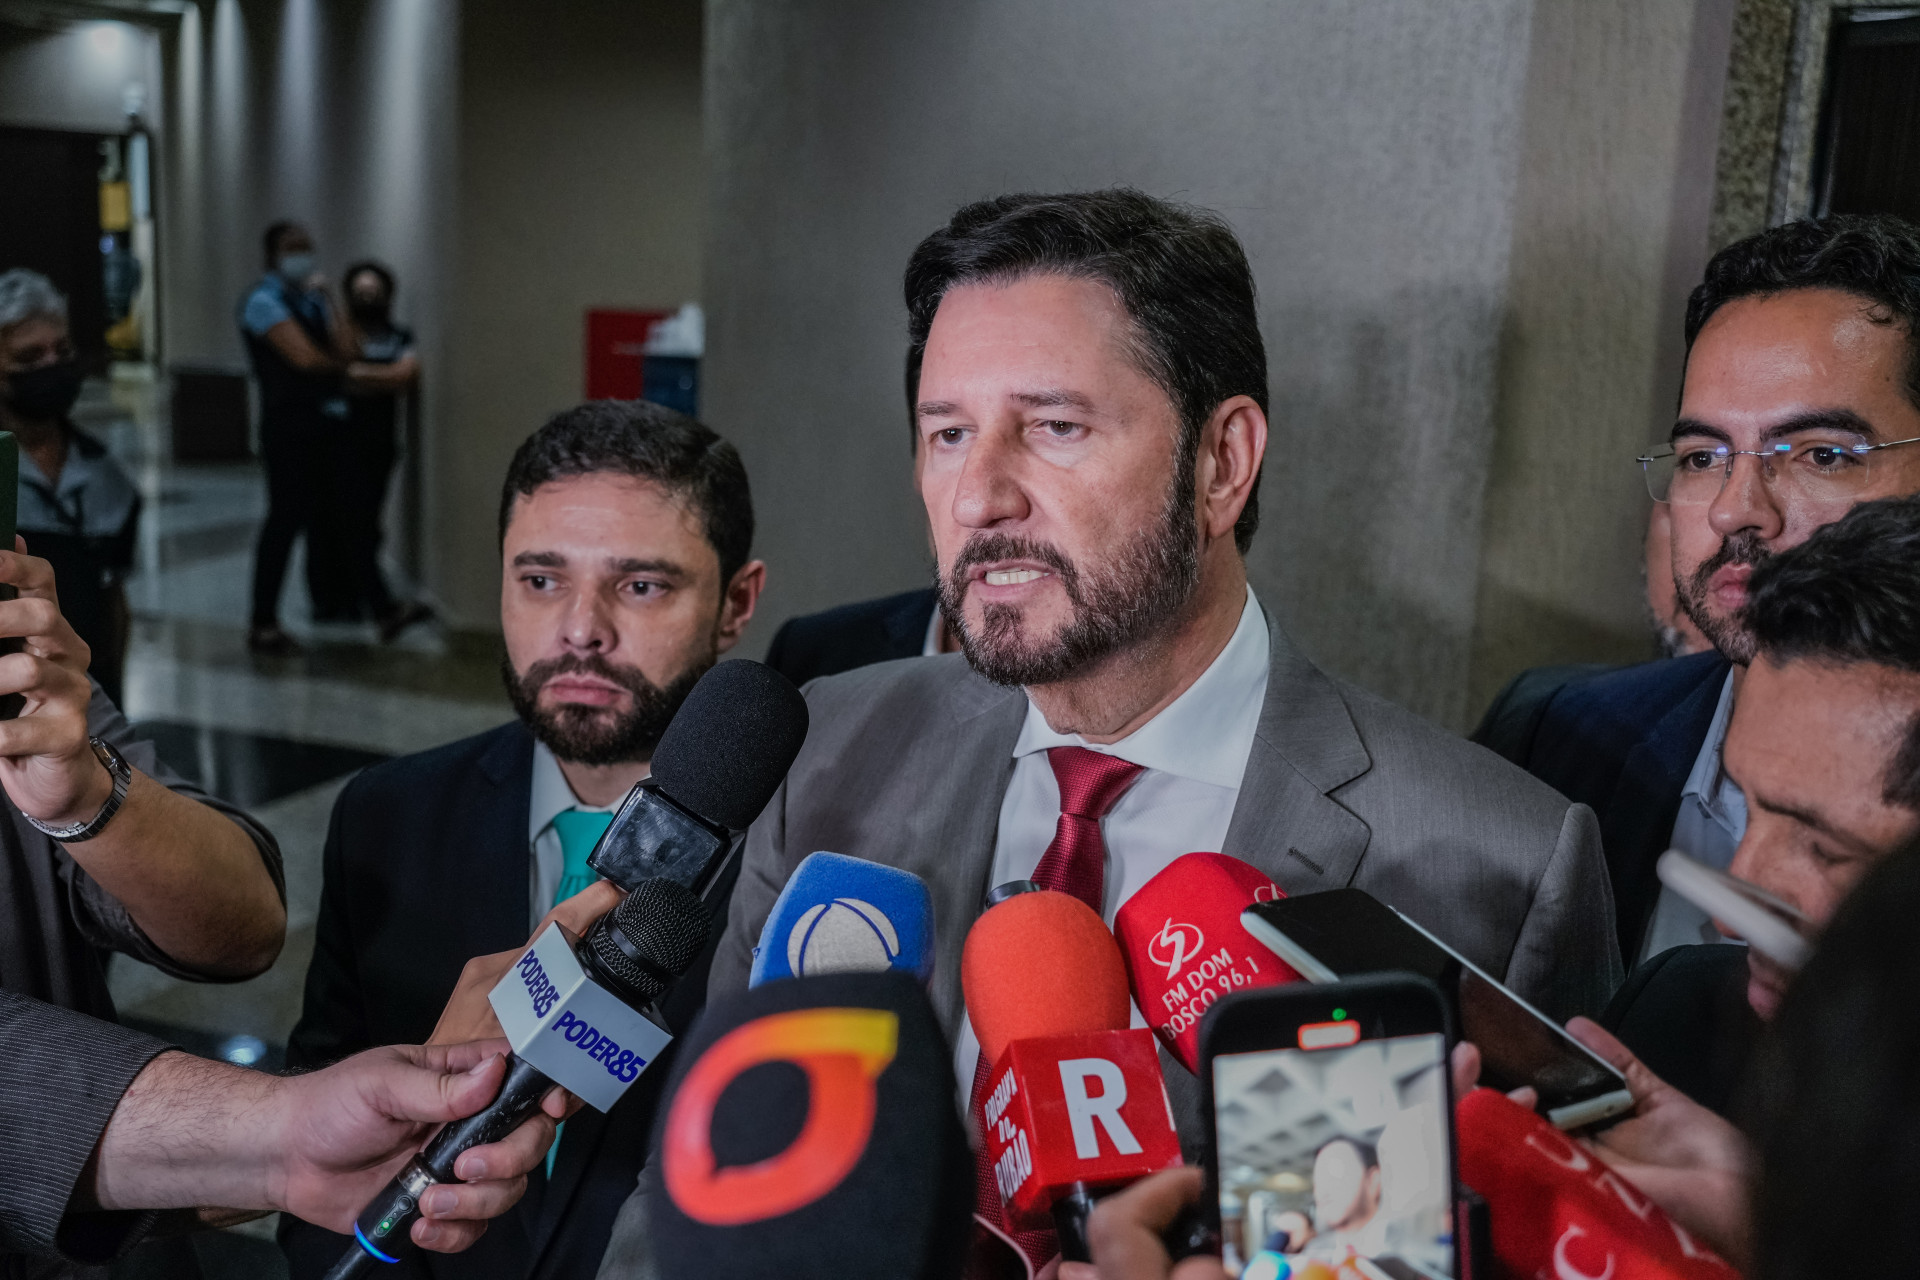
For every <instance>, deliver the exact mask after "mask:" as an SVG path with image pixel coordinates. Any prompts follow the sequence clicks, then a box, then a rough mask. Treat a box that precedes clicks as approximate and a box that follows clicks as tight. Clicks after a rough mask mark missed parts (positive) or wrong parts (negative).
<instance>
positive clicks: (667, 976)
mask: <svg viewBox="0 0 1920 1280" xmlns="http://www.w3.org/2000/svg"><path fill="white" fill-rule="evenodd" d="M708 929H709V924H708V918H707V909H706V907H705V906H704V905H702V903H701V901H700V899H699V898H697V897H695V896H694V894H693V892H692V891H691V890H689V889H687V888H685V887H684V886H682V885H679V884H676V883H674V882H673V881H671V880H648V881H644V882H642V883H641V884H639V885H637V886H635V888H634V890H633V892H631V893H629V894H628V895H627V896H626V897H625V898H623V899H621V902H620V905H619V906H617V907H615V908H614V909H613V910H612V911H611V912H609V913H607V914H606V915H604V916H602V917H601V918H600V919H599V920H597V921H595V922H594V925H593V927H592V928H591V929H589V930H588V931H587V933H586V935H585V936H584V937H582V938H581V939H580V940H579V941H578V942H574V941H572V940H571V939H570V938H569V937H568V936H567V934H566V932H565V931H564V930H563V929H561V928H560V926H559V925H557V924H550V925H548V926H547V927H546V928H545V929H543V930H542V931H541V932H540V935H539V936H538V937H537V938H535V939H534V941H533V945H532V946H530V947H529V948H527V951H526V953H525V954H524V955H523V956H521V958H520V962H519V963H518V964H516V965H515V966H514V967H513V968H512V969H510V970H508V971H507V976H506V977H504V978H502V979H501V980H500V982H499V984H498V985H497V986H495V987H494V989H493V991H492V992H491V993H490V994H489V995H488V1000H489V1002H490V1003H491V1004H492V1005H493V1009H494V1013H495V1014H497V1015H498V1016H499V1019H500V1026H501V1028H502V1029H503V1030H504V1031H505V1032H506V1035H507V1038H508V1040H509V1041H511V1042H512V1045H513V1053H512V1054H511V1055H510V1056H509V1057H508V1059H507V1077H506V1080H505V1082H504V1083H503V1084H502V1085H501V1086H500V1093H499V1096H497V1097H496V1098H495V1099H494V1100H493V1102H492V1103H490V1104H489V1105H488V1106H487V1107H486V1108H485V1109H484V1110H482V1111H479V1112H477V1113H476V1114H474V1115H471V1116H468V1117H467V1118H466V1119H464V1120H455V1121H452V1122H451V1123H449V1124H448V1125H446V1126H445V1127H444V1128H442V1129H441V1130H440V1132H439V1133H438V1134H436V1135H435V1136H434V1139H433V1141H431V1142H429V1143H428V1144H427V1146H426V1149H425V1150H424V1151H422V1152H421V1153H420V1154H419V1155H417V1156H415V1157H414V1158H413V1159H412V1160H411V1161H409V1162H408V1163H407V1165H406V1167H405V1168H404V1169H402V1170H401V1171H400V1173H399V1175H398V1176H397V1177H395V1178H394V1180H393V1181H392V1182H390V1183H388V1184H387V1187H386V1190H384V1191H382V1192H381V1193H380V1194H379V1195H377V1196H375V1197H374V1198H373V1200H372V1201H371V1202H370V1203H369V1204H368V1205H367V1207H366V1208H365V1209H364V1210H362V1211H361V1213H360V1216H359V1218H358V1219H357V1220H356V1221H355V1222H354V1224H353V1235H354V1242H355V1243H354V1244H353V1245H352V1246H350V1247H349V1248H348V1250H347V1252H346V1253H345V1254H344V1255H343V1256H342V1257H341V1259H340V1261H339V1262H338V1263H336V1264H334V1267H333V1269H332V1270H331V1271H329V1272H327V1280H347V1278H348V1277H351V1276H358V1275H362V1274H364V1273H366V1272H367V1271H368V1270H370V1269H371V1268H372V1267H373V1266H374V1264H376V1263H383V1262H397V1261H398V1260H399V1258H398V1253H399V1251H400V1249H402V1248H403V1247H404V1246H405V1243H406V1241H407V1239H408V1233H409V1232H410V1231H411V1230H412V1228H413V1222H414V1219H415V1218H417V1217H419V1216H420V1211H419V1205H420V1197H421V1196H422V1195H424V1194H425V1193H426V1191H427V1189H428V1188H429V1187H431V1186H433V1185H434V1184H435V1183H438V1182H453V1181H456V1180H457V1179H456V1178H455V1175H454V1172H453V1166H454V1162H455V1160H457V1159H458V1158H459V1156H460V1153H461V1152H463V1151H466V1150H467V1149H468V1148H470V1147H477V1146H482V1145H485V1144H486V1143H489V1142H497V1141H499V1140H500V1139H501V1138H503V1137H505V1136H506V1135H507V1134H509V1133H511V1132H513V1130H515V1129H517V1128H518V1127H519V1126H520V1124H521V1122H522V1121H524V1120H526V1118H527V1117H528V1116H530V1115H532V1114H533V1113H534V1111H535V1110H536V1109H538V1108H539V1106H540V1101H541V1099H542V1098H544V1097H546V1094H547V1091H548V1090H549V1089H551V1088H553V1087H554V1086H555V1085H558V1086H560V1087H561V1088H563V1089H566V1090H567V1091H569V1092H570V1093H572V1094H574V1095H575V1096H576V1097H578V1098H579V1099H580V1100H581V1101H583V1102H585V1103H586V1104H587V1105H589V1106H591V1107H594V1108H595V1109H597V1110H600V1111H605V1110H607V1109H608V1108H609V1107H611V1106H613V1104H614V1103H615V1102H618V1101H619V1100H620V1096H621V1095H622V1094H623V1093H625V1092H626V1090H627V1086H628V1085H630V1084H632V1083H633V1082H634V1081H635V1080H636V1079H638V1078H639V1075H640V1073H641V1072H642V1071H643V1070H645V1069H646V1067H647V1064H648V1063H650V1062H652V1061H653V1060H654V1059H655V1058H657V1057H658V1056H659V1055H660V1051H661V1050H662V1049H664V1048H665V1047H666V1045H667V1043H668V1042H669V1041H670V1040H671V1039H672V1038H673V1037H672V1036H670V1035H669V1034H668V1033H667V1032H666V1030H665V1029H664V1028H663V1027H661V1026H660V1025H659V1023H658V1022H657V1021H656V1020H655V1019H654V1018H652V1017H649V1016H648V1015H647V1013H646V1012H645V1011H646V1010H647V1008H648V1006H650V1005H652V1004H653V1003H654V1001H656V1000H658V999H659V998H660V996H661V995H662V994H663V993H665V992H666V990H667V989H668V988H669V987H670V986H672V985H673V983H674V981H675V979H677V978H678V977H679V976H680V975H681V974H683V973H685V972H686V971H687V970H688V969H689V968H690V967H692V965H693V962H694V960H695V958H697V957H698V956H699V954H700V951H701V949H702V948H703V947H705V946H706V943H707V933H708Z"/></svg>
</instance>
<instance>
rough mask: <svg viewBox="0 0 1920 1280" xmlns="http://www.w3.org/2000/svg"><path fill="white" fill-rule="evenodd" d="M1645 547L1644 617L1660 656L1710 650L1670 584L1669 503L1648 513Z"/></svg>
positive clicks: (1671, 538) (1675, 588)
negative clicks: (1656, 643)
mask: <svg viewBox="0 0 1920 1280" xmlns="http://www.w3.org/2000/svg"><path fill="white" fill-rule="evenodd" d="M1644 546H1645V551H1646V565H1645V568H1644V570H1643V572H1644V574H1645V576H1646V586H1647V616H1648V617H1649V618H1651V619H1652V620H1653V633H1654V638H1655V639H1657V640H1658V641H1659V642H1660V656H1661V657H1663V658H1684V657H1686V656H1687V655H1688V654H1692V653H1705V652H1706V651H1707V650H1709V649H1711V648H1713V641H1711V640H1709V639H1708V638H1707V633H1706V632H1704V631H1702V630H1701V629H1700V627H1699V624H1697V623H1696V622H1694V620H1693V619H1692V618H1690V617H1688V616H1687V611H1686V610H1685V609H1683V608H1681V607H1680V592H1679V589H1678V588H1677V587H1675V586H1674V582H1673V507H1672V506H1670V505H1669V504H1667V503H1665V502H1656V503H1654V504H1653V509H1652V510H1651V511H1650V512H1648V514H1647V537H1646V541H1645V544H1644Z"/></svg>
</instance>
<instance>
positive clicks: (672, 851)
mask: <svg viewBox="0 0 1920 1280" xmlns="http://www.w3.org/2000/svg"><path fill="white" fill-rule="evenodd" d="M806 737H807V703H806V700H805V699H804V698H802V697H801V696H800V691H799V690H798V689H796V688H794V687H793V684H792V682H791V681H789V680H788V679H787V678H786V677H785V676H783V675H781V674H780V673H779V672H777V671H775V670H774V669H773V668H772V667H768V666H763V665H762V664H760V663H758V662H747V661H744V660H736V661H732V662H722V663H720V664H719V665H718V666H716V667H714V668H713V669H712V670H710V671H708V672H707V674H705V675H703V676H701V677H700V679H699V681H698V683H696V684H695V685H694V686H693V689H692V690H691V691H690V692H689V693H688V694H687V700H686V701H685V702H683V703H681V704H680V710H679V711H677V712H675V713H674V717H673V720H672V721H671V722H669V723H668V725H667V730H666V732H665V733H663V734H661V735H660V745H659V746H658V747H656V748H655V749H654V753H653V763H652V769H653V773H652V776H651V777H649V778H648V779H647V780H646V781H644V782H641V783H639V784H638V785H636V786H635V787H634V788H633V790H631V791H629V792H628V793H627V798H626V799H625V800H623V801H621V803H620V808H619V809H618V810H617V811H616V812H615V813H614V815H613V821H612V822H611V823H610V824H608V826H607V830H606V834H605V835H603V836H601V837H600V841H599V843H598V844H596V845H595V846H594V849H593V852H592V853H591V854H589V855H588V857H587V865H588V866H590V867H592V868H593V869H594V870H595V871H597V872H599V873H600V874H601V875H602V876H604V877H606V878H607V879H608V880H611V881H613V883H614V884H616V885H618V886H619V887H620V888H622V889H630V888H632V887H633V886H634V885H636V884H639V883H640V882H641V881H643V880H654V879H664V880H672V881H673V882H675V883H676V884H681V885H685V886H686V887H687V888H689V889H692V890H693V891H694V892H695V893H699V894H702V895H704V894H705V893H706V891H707V890H708V889H709V888H710V887H711V886H712V885H713V883H714V881H715V880H716V879H717V878H718V876H719V873H720V869H721V868H722V867H723V866H725V865H726V860H727V855H728V853H729V851H730V850H731V848H732V845H733V833H734V832H735V831H744V830H746V829H747V828H748V827H750V826H752V825H753V820H754V819H755V818H757V817H759V816H760V811H761V810H762V809H764V808H766V807H767V801H769V800H771V799H772V798H773V793H774V792H775V791H777V790H778V789H779V787H780V782H781V779H783V778H785V777H786V776H787V770H788V769H790V768H791V767H792V766H793V760H794V757H795V756H797V755H799V754H800V744H801V743H802V742H804V741H806Z"/></svg>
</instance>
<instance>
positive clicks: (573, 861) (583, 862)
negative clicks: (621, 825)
mask: <svg viewBox="0 0 1920 1280" xmlns="http://www.w3.org/2000/svg"><path fill="white" fill-rule="evenodd" d="M612 824H613V815H612V814H610V813H591V812H588V811H587V810H585V809H568V810H565V811H564V812H561V813H556V814H554V815H553V833H554V834H555V835H557V836H559V837H560V859H561V863H560V885H559V887H558V888H556V889H555V890H554V891H553V900H554V902H555V903H558V902H560V901H562V900H563V899H566V898H571V897H572V896H573V895H574V894H576V893H578V892H580V891H581V890H582V889H584V888H586V887H587V886H588V885H590V884H592V883H593V882H594V881H595V880H597V879H599V878H600V877H599V876H597V875H595V874H594V871H593V868H592V867H589V866H588V865H587V855H588V854H590V853H592V852H593V846H595V845H596V844H599V843H600V837H601V836H603V835H605V834H606V833H607V828H608V827H609V826H611V825H612Z"/></svg>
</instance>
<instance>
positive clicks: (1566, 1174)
mask: <svg viewBox="0 0 1920 1280" xmlns="http://www.w3.org/2000/svg"><path fill="white" fill-rule="evenodd" d="M1458 1115H1459V1119H1458V1123H1459V1133H1460V1176H1461V1178H1463V1179H1464V1180H1466V1181H1467V1182H1469V1183H1471V1184H1472V1185H1473V1187H1474V1188H1475V1189H1476V1190H1477V1191H1479V1192H1480V1194H1481V1195H1482V1196H1484V1197H1485V1199H1486V1202H1487V1205H1488V1207H1489V1210H1490V1212H1489V1215H1488V1216H1489V1219H1490V1226H1491V1252H1492V1255H1493V1260H1494V1263H1495V1266H1494V1268H1493V1269H1494V1270H1497V1271H1498V1272H1499V1274H1501V1275H1510V1276H1612V1277H1615V1280H1640V1278H1641V1277H1659V1278H1660V1280H1735V1275H1736V1273H1735V1272H1734V1269H1733V1268H1732V1267H1730V1266H1728V1265H1727V1264H1726V1263H1725V1262H1723V1261H1721V1260H1720V1258H1719V1257H1718V1256H1717V1255H1715V1254H1714V1253H1713V1252H1712V1251H1711V1250H1709V1249H1708V1248H1707V1247H1706V1246H1705V1245H1703V1244H1701V1243H1700V1242H1699V1241H1697V1240H1695V1239H1694V1238H1693V1237H1692V1236H1690V1235H1689V1234H1688V1233H1687V1232H1686V1230H1685V1229H1684V1228H1682V1227H1681V1226H1680V1224H1679V1223H1677V1222H1675V1221H1673V1220H1672V1219H1671V1218H1669V1217H1668V1216H1667V1215H1666V1213H1665V1212H1664V1211H1662V1210H1661V1208H1660V1206H1659V1205H1657V1204H1655V1203H1654V1202H1653V1201H1651V1200H1649V1199H1648V1198H1647V1197H1646V1196H1644V1195H1642V1194H1641V1193H1640V1192H1639V1191H1638V1190H1637V1189H1636V1188H1635V1187H1634V1186H1633V1184H1632V1183H1630V1182H1628V1181H1627V1180H1626V1179H1625V1178H1622V1177H1621V1176H1620V1175H1619V1174H1617V1173H1615V1172H1613V1171H1612V1170H1611V1169H1609V1168H1608V1167H1607V1166H1606V1165H1605V1164H1603V1163H1602V1162H1601V1161H1600V1159H1599V1158H1598V1157H1597V1156H1595V1155H1593V1154H1592V1153H1591V1152H1589V1151H1588V1150H1587V1149H1586V1148H1584V1147H1582V1146H1581V1145H1580V1144H1579V1143H1577V1142H1575V1141H1574V1140H1573V1139H1572V1138H1569V1137H1568V1136H1567V1135H1566V1134H1563V1133H1561V1132H1559V1131H1558V1130H1556V1129H1555V1128H1554V1127H1553V1126H1552V1125H1550V1124H1548V1123H1547V1122H1546V1121H1544V1120H1542V1119H1541V1118H1540V1117H1539V1116H1536V1115H1535V1114H1533V1112H1531V1111H1529V1110H1527V1109H1526V1108H1525V1107H1523V1106H1521V1105H1520V1104H1519V1103H1517V1102H1514V1101H1512V1100H1511V1099H1509V1098H1507V1097H1506V1096H1505V1095H1504V1094H1501V1093H1499V1092H1498V1091H1496V1090H1493V1089H1475V1090H1474V1091H1473V1092H1472V1093H1469V1094H1468V1095H1467V1096H1466V1097H1464V1098H1462V1099H1461V1100H1460V1105H1459V1113H1458ZM1843 1269H1844V1268H1843Z"/></svg>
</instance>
